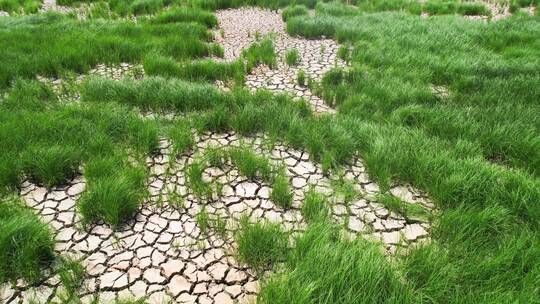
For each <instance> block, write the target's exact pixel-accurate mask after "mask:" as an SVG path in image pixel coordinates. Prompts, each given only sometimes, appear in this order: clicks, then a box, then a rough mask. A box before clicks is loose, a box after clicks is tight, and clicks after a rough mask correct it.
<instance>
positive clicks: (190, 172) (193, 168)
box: [186, 162, 212, 198]
mask: <svg viewBox="0 0 540 304" xmlns="http://www.w3.org/2000/svg"><path fill="white" fill-rule="evenodd" d="M204 169H205V166H204V164H202V163H201V162H193V163H192V164H190V165H189V166H188V167H187V168H186V177H187V182H188V184H189V187H190V189H191V191H192V192H193V194H194V195H195V196H197V197H198V198H209V197H212V186H211V184H210V183H208V182H206V181H204V180H203V177H202V174H203V171H204Z"/></svg>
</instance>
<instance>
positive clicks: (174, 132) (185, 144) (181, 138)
mask: <svg viewBox="0 0 540 304" xmlns="http://www.w3.org/2000/svg"><path fill="white" fill-rule="evenodd" d="M168 135H169V137H170V138H171V140H172V144H173V152H174V154H175V155H178V154H181V153H183V152H185V151H187V150H189V149H191V148H192V147H193V145H194V144H195V140H194V139H193V134H192V133H191V125H190V124H189V123H187V122H185V121H183V120H179V121H177V122H175V123H174V125H172V126H171V128H170V129H169V130H168Z"/></svg>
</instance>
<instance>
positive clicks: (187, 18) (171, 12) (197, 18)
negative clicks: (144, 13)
mask: <svg viewBox="0 0 540 304" xmlns="http://www.w3.org/2000/svg"><path fill="white" fill-rule="evenodd" d="M152 22H153V23H159V24H163V23H179V22H196V23H200V24H203V25H205V26H207V27H215V26H216V25H217V19H216V17H215V16H214V15H213V14H212V13H211V12H209V11H205V10H201V9H197V8H188V7H173V8H171V9H168V10H165V11H163V12H161V13H159V14H157V15H156V17H155V18H153V19H152Z"/></svg>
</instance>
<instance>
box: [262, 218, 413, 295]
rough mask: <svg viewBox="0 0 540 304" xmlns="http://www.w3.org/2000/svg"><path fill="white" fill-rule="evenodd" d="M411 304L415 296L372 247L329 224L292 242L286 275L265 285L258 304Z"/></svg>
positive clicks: (324, 224) (307, 232) (376, 249)
mask: <svg viewBox="0 0 540 304" xmlns="http://www.w3.org/2000/svg"><path fill="white" fill-rule="evenodd" d="M314 299H316V300H315V301H316V302H317V303H328V304H330V303H413V301H412V300H413V299H414V294H413V292H412V289H411V288H410V287H409V286H408V285H406V284H405V283H404V282H403V281H402V280H401V279H400V278H399V276H398V275H397V273H396V271H395V269H394V267H393V266H392V264H390V263H388V261H387V260H386V259H385V257H384V256H383V255H382V254H381V252H380V248H379V247H378V246H377V245H376V244H373V243H370V242H368V241H365V240H363V239H362V238H357V240H356V241H351V240H347V239H344V238H343V237H342V236H341V235H340V229H339V228H338V227H334V226H332V225H331V224H328V223H324V222H323V223H317V224H313V225H310V226H308V228H307V230H306V231H305V232H304V233H303V234H302V235H300V236H299V237H297V238H296V239H295V246H294V248H293V249H292V250H290V252H289V254H288V256H287V259H286V262H285V271H283V272H279V273H277V274H275V275H273V276H271V277H270V278H269V279H267V280H264V282H263V283H262V286H261V292H260V294H259V295H258V298H257V301H258V302H260V303H313V301H314Z"/></svg>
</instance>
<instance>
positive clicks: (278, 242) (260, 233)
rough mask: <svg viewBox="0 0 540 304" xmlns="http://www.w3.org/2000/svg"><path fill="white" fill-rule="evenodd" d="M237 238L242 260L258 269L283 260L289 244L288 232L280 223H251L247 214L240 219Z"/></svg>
mask: <svg viewBox="0 0 540 304" xmlns="http://www.w3.org/2000/svg"><path fill="white" fill-rule="evenodd" d="M235 240H236V244H237V245H238V248H237V255H238V258H239V259H240V261H241V262H243V263H246V264H248V265H249V266H250V267H252V268H254V269H257V270H264V269H268V268H269V267H271V266H272V265H274V264H275V263H276V262H279V261H283V260H284V258H285V255H286V253H287V249H288V245H289V237H288V234H287V233H286V232H285V231H283V229H282V228H281V225H280V224H276V223H270V222H256V223H251V222H250V221H249V217H247V216H243V217H242V218H241V219H240V227H239V229H238V231H237V232H236V235H235Z"/></svg>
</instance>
